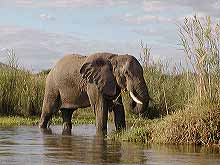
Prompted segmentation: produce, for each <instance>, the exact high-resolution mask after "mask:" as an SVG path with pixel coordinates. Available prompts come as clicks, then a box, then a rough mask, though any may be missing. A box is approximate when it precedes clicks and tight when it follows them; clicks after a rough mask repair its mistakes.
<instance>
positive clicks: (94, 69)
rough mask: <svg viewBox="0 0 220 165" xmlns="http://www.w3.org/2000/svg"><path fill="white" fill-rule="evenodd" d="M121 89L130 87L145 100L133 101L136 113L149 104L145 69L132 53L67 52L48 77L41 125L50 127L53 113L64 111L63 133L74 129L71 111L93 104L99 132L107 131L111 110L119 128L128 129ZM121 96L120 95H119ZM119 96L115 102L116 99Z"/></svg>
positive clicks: (138, 96) (139, 97)
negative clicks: (83, 54)
mask: <svg viewBox="0 0 220 165" xmlns="http://www.w3.org/2000/svg"><path fill="white" fill-rule="evenodd" d="M122 90H128V91H131V92H132V93H133V94H134V95H135V96H136V97H137V98H138V99H139V100H140V101H142V102H143V104H138V103H135V102H133V103H132V106H133V107H132V108H133V110H134V112H136V113H142V112H143V107H145V106H148V102H149V95H148V89H147V86H146V84H145V81H144V78H143V69H142V67H141V65H140V63H139V62H138V61H137V59H136V58H134V57H133V56H130V55H116V54H110V53H96V54H93V55H90V56H88V57H86V56H81V55H76V54H72V55H67V56H65V57H63V58H62V59H61V60H60V61H58V62H57V64H56V65H55V67H54V68H53V69H52V70H51V71H50V73H49V74H48V76H47V80H46V88H45V95H44V101H43V108H42V114H41V119H40V124H39V127H40V128H47V127H48V121H49V120H50V119H51V117H52V114H53V113H54V112H55V111H57V110H58V109H60V110H61V112H62V118H63V133H65V132H66V133H70V132H71V129H72V124H71V118H72V113H73V112H74V111H75V110H76V109H78V108H85V107H88V106H91V108H92V109H93V110H94V112H95V114H96V132H97V134H106V133H107V119H108V112H109V111H113V113H114V122H115V126H116V130H120V129H125V128H126V124H125V112H124V107H123V104H122V98H121V96H119V94H120V93H121V91H122ZM118 96H119V97H118ZM116 98H117V101H116V102H113V100H114V99H116Z"/></svg>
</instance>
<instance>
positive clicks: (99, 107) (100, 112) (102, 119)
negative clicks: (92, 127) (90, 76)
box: [87, 84, 108, 136]
mask: <svg viewBox="0 0 220 165" xmlns="http://www.w3.org/2000/svg"><path fill="white" fill-rule="evenodd" d="M87 93H88V96H89V101H90V104H91V107H92V108H93V110H94V112H95V114H96V134H97V135H101V136H102V135H106V134H107V120H108V102H107V100H105V99H104V98H103V96H102V94H101V93H100V92H99V90H98V89H97V87H96V86H95V85H94V84H89V85H88V87H87Z"/></svg>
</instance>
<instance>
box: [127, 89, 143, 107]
mask: <svg viewBox="0 0 220 165" xmlns="http://www.w3.org/2000/svg"><path fill="white" fill-rule="evenodd" d="M130 96H131V98H132V99H133V100H134V101H135V102H136V103H138V104H143V103H142V102H141V101H140V100H139V99H138V98H137V97H136V96H135V95H134V94H133V93H132V92H130Z"/></svg>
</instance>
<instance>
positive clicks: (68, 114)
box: [60, 108, 74, 135]
mask: <svg viewBox="0 0 220 165" xmlns="http://www.w3.org/2000/svg"><path fill="white" fill-rule="evenodd" d="M60 111H61V113H62V118H63V133H62V134H67V135H70V134H71V129H72V122H71V119H72V114H73V112H74V109H68V108H62V109H61V110H60Z"/></svg>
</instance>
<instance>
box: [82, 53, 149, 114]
mask: <svg viewBox="0 0 220 165" xmlns="http://www.w3.org/2000/svg"><path fill="white" fill-rule="evenodd" d="M80 73H81V74H82V75H83V77H86V78H87V80H88V81H89V82H95V83H96V84H97V86H98V88H99V89H100V91H102V93H103V94H104V95H107V96H114V95H115V94H116V88H117V86H119V87H120V88H121V89H122V90H127V91H129V93H130V96H131V98H132V100H133V102H132V104H131V105H132V109H133V110H134V112H135V113H142V112H143V109H144V107H147V106H148V103H149V98H150V97H149V95H148V89H147V86H146V83H145V80H144V77H143V68H142V66H141V65H140V63H139V62H138V60H137V59H136V58H135V57H133V56H131V55H114V54H110V53H97V54H94V55H91V56H89V57H87V59H86V61H85V63H84V64H83V66H82V67H81V69H80Z"/></svg>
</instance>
